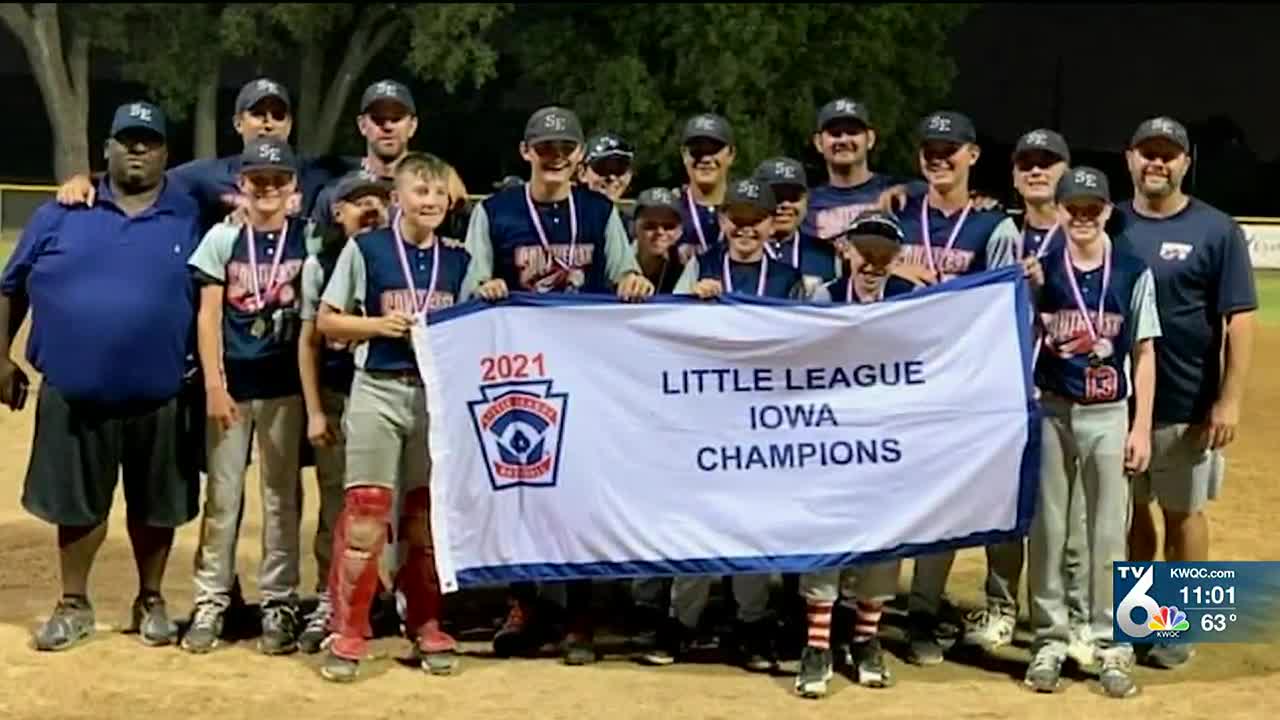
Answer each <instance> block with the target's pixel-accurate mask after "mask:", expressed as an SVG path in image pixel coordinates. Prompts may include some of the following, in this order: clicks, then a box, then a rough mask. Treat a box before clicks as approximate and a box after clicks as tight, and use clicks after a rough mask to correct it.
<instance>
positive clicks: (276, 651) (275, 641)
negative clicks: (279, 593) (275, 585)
mask: <svg viewBox="0 0 1280 720" xmlns="http://www.w3.org/2000/svg"><path fill="white" fill-rule="evenodd" d="M297 650H298V609H297V608H296V607H294V606H293V604H292V603H288V602H273V603H268V604H267V605H266V606H265V607H263V609H262V637H260V638H258V651H259V652H261V653H262V654H264V655H288V654H290V653H293V652H297Z"/></svg>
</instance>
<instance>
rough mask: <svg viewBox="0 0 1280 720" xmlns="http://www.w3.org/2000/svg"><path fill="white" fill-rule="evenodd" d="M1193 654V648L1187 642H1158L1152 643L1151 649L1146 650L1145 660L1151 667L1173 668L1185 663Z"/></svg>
mask: <svg viewBox="0 0 1280 720" xmlns="http://www.w3.org/2000/svg"><path fill="white" fill-rule="evenodd" d="M1194 654H1195V649H1194V648H1192V647H1191V645H1189V644H1178V645H1172V644H1164V643H1159V644H1156V645H1152V646H1151V649H1150V650H1148V651H1147V654H1146V658H1145V661H1146V664H1147V665H1150V666H1151V667H1155V668H1160V669H1162V670H1173V669H1174V668H1177V667H1181V666H1183V665H1186V664H1187V661H1188V660H1190V659H1191V656H1192V655H1194Z"/></svg>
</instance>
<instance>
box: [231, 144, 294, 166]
mask: <svg viewBox="0 0 1280 720" xmlns="http://www.w3.org/2000/svg"><path fill="white" fill-rule="evenodd" d="M254 170H285V171H288V172H291V173H296V172H298V161H297V159H296V158H294V155H293V148H291V147H289V143H287V142H285V141H283V140H280V139H277V138H273V137H260V138H257V139H254V140H251V141H250V142H249V143H248V144H246V145H245V146H244V151H243V152H242V153H240V172H242V173H247V172H252V171H254Z"/></svg>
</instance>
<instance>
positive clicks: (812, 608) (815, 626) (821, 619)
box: [808, 600, 835, 650]
mask: <svg viewBox="0 0 1280 720" xmlns="http://www.w3.org/2000/svg"><path fill="white" fill-rule="evenodd" d="M808 605H809V647H816V648H819V649H822V650H829V649H830V648H831V608H832V607H834V606H835V603H830V602H815V601H813V600H810V601H809V603H808Z"/></svg>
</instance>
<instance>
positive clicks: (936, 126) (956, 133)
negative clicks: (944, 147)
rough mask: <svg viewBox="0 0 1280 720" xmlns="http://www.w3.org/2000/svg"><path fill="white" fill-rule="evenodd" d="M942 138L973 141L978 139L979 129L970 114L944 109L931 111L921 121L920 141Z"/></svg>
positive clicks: (951, 140)
mask: <svg viewBox="0 0 1280 720" xmlns="http://www.w3.org/2000/svg"><path fill="white" fill-rule="evenodd" d="M930 140H942V141H946V142H954V143H973V142H977V141H978V131H977V130H975V129H974V127H973V121H972V120H970V119H969V118H968V116H966V115H963V114H961V113H958V112H951V111H949V110H942V111H939V112H935V113H929V114H928V115H926V116H925V117H924V119H923V120H921V121H920V142H922V143H924V142H928V141H930Z"/></svg>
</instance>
